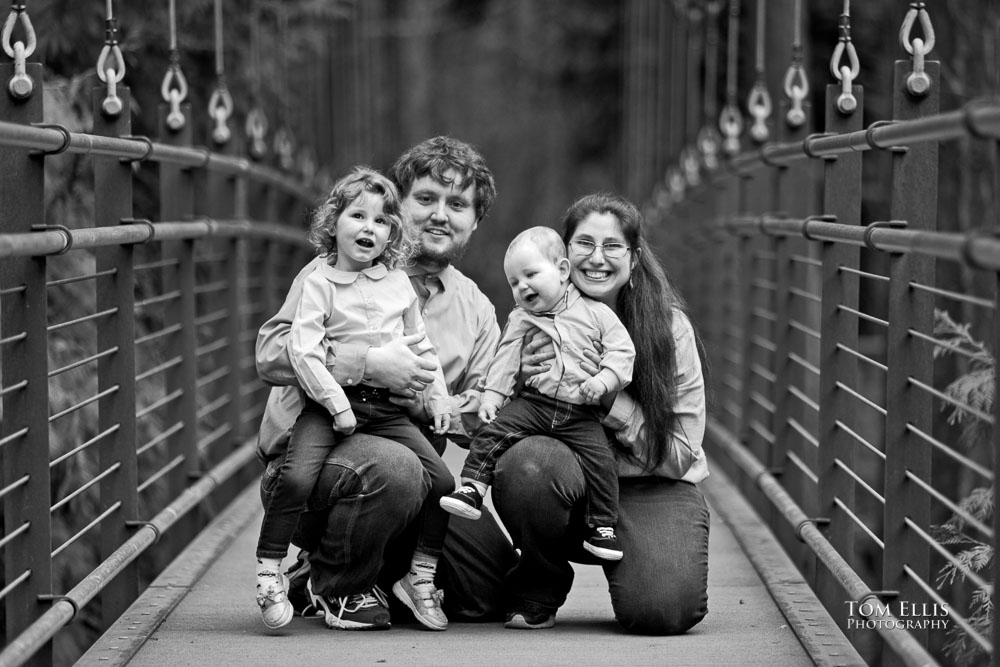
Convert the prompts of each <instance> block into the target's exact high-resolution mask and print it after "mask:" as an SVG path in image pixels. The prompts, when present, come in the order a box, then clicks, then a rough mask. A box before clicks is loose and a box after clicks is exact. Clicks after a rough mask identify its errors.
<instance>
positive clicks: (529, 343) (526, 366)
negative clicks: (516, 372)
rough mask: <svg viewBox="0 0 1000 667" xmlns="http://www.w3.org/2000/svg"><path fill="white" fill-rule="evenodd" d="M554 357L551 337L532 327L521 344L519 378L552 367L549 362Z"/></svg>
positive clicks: (524, 377)
mask: <svg viewBox="0 0 1000 667" xmlns="http://www.w3.org/2000/svg"><path fill="white" fill-rule="evenodd" d="M555 358H556V348H555V346H554V345H553V344H552V339H551V338H550V337H549V335H548V334H547V333H545V332H544V331H542V330H541V329H539V328H537V327H532V328H531V329H529V330H528V333H526V334H525V335H524V345H522V346H521V379H523V380H527V379H528V378H530V377H532V376H534V375H538V374H539V373H544V372H545V371H547V370H549V369H550V368H552V364H551V363H549V362H551V361H552V360H553V359H555ZM595 372H596V371H595Z"/></svg>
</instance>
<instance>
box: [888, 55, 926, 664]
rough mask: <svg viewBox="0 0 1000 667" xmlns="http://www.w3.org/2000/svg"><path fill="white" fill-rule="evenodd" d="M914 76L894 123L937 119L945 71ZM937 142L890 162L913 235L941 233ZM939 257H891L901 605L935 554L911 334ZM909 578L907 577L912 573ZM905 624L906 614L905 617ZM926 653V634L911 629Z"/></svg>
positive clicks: (903, 63) (891, 402)
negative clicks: (916, 81)
mask: <svg viewBox="0 0 1000 667" xmlns="http://www.w3.org/2000/svg"><path fill="white" fill-rule="evenodd" d="M911 71H912V63H911V62H910V61H909V60H899V61H896V65H895V76H894V79H893V116H892V117H893V119H895V120H912V119H915V118H921V117H925V116H930V115H933V114H936V113H938V111H939V105H938V102H939V97H940V95H939V91H940V85H939V83H940V76H939V74H940V64H939V63H938V62H934V61H927V62H925V70H924V71H925V72H926V73H927V74H928V76H930V78H931V81H932V82H933V83H932V84H931V86H930V89H929V91H928V93H927V94H926V95H924V96H923V97H919V98H917V97H913V96H911V95H910V94H909V93H908V92H906V78H907V76H908V75H909V74H910V72H911ZM937 165H938V142H936V141H928V142H921V143H917V144H913V145H911V146H908V147H907V148H906V150H904V151H893V155H892V200H891V203H890V207H891V209H890V218H892V219H893V220H905V221H906V223H907V229H911V230H914V231H936V229H937V199H938V197H937V192H938V166H937ZM934 262H935V260H934V258H933V257H930V256H928V255H924V254H919V253H905V254H898V255H892V256H891V257H890V259H889V313H888V319H889V332H888V339H887V341H886V347H887V361H886V364H887V366H888V367H889V370H888V373H887V376H886V411H887V414H886V419H885V461H886V463H885V510H884V511H885V528H884V540H885V554H884V556H883V561H882V563H883V565H882V584H883V587H884V588H886V589H888V590H895V591H899V598H898V599H897V600H895V602H896V603H897V604H893V605H892V607H893V610H894V611H895V612H896V613H899V611H900V610H899V606H898V603H902V602H906V603H908V604H916V603H919V602H926V601H927V596H926V594H925V593H924V591H923V590H922V588H921V586H920V585H919V583H918V582H917V581H916V580H915V578H918V579H920V580H922V581H923V582H926V583H927V584H931V577H930V549H929V548H928V544H927V542H926V541H925V540H924V539H923V538H922V537H921V536H920V535H919V534H918V533H917V532H916V531H915V530H914V529H913V528H911V527H910V526H909V525H908V522H912V523H913V524H915V525H916V526H917V527H919V529H920V530H923V531H925V532H927V531H929V528H930V526H929V525H928V523H929V519H930V516H931V502H930V496H929V495H928V494H927V492H926V491H924V490H923V489H921V488H920V487H919V486H918V485H917V484H916V483H915V482H914V481H912V479H911V476H912V477H913V478H917V479H920V480H923V481H924V482H926V483H928V484H929V483H930V482H931V450H930V446H929V445H928V444H927V443H926V442H922V441H921V440H920V439H919V438H917V437H915V436H914V435H913V434H912V433H910V428H911V427H912V428H914V429H917V430H919V431H920V432H922V433H925V434H927V435H932V433H933V426H934V399H933V397H932V396H931V395H930V394H929V393H927V392H926V391H924V390H922V389H920V388H918V387H916V386H915V385H914V384H913V382H912V381H913V380H916V381H919V382H922V383H923V384H925V385H927V386H931V385H933V383H934V360H933V356H932V352H933V348H932V346H930V345H928V344H927V343H926V342H924V341H920V340H918V339H916V338H914V337H913V336H912V335H910V333H909V331H910V330H911V329H913V330H915V331H921V332H925V333H929V332H931V331H933V329H934V295H933V294H931V293H929V292H927V291H924V290H918V289H913V287H912V285H914V284H919V285H934V274H935V266H934ZM908 571H909V572H908ZM900 617H901V618H905V617H906V614H902V615H901V616H900ZM910 634H912V635H913V636H914V637H915V638H916V639H917V640H918V641H919V642H920V643H921V644H922V645H924V646H925V647H926V646H927V641H928V631H927V629H925V628H914V629H912V630H910ZM885 664H887V665H891V664H899V660H898V659H896V658H895V656H888V655H887V656H885Z"/></svg>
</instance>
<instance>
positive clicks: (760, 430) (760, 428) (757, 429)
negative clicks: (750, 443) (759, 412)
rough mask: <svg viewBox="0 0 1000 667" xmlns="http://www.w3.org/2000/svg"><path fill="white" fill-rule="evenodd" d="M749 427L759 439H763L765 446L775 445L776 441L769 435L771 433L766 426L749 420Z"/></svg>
mask: <svg viewBox="0 0 1000 667" xmlns="http://www.w3.org/2000/svg"><path fill="white" fill-rule="evenodd" d="M749 427H750V430H751V431H753V432H754V433H756V434H757V435H759V436H760V437H761V438H763V439H764V442H766V443H767V444H769V445H773V444H774V443H775V441H776V439H775V437H774V434H773V433H771V431H769V430H768V429H767V427H766V426H764V425H763V424H761V423H760V422H759V421H757V420H756V419H751V420H750V423H749Z"/></svg>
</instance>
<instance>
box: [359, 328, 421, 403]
mask: <svg viewBox="0 0 1000 667" xmlns="http://www.w3.org/2000/svg"><path fill="white" fill-rule="evenodd" d="M423 338H424V336H423V335H422V334H410V335H409V336H403V337H402V338H399V339H397V340H394V341H392V342H391V343H388V344H387V345H383V346H382V347H373V348H370V349H369V350H368V356H367V357H366V358H365V377H366V378H367V379H371V380H372V381H373V382H374V384H377V385H381V386H384V387H388V388H389V390H390V391H391V392H393V393H395V394H401V395H403V396H412V395H413V393H414V392H415V393H419V392H421V391H423V390H424V387H425V386H427V385H428V384H430V383H431V382H433V381H434V375H433V373H431V371H433V370H434V369H436V368H437V366H436V365H435V364H434V362H433V361H428V360H427V359H423V358H421V357H419V356H417V355H415V354H414V353H413V351H412V350H411V349H410V347H409V346H410V345H413V344H415V343H419V342H420V341H421V340H423Z"/></svg>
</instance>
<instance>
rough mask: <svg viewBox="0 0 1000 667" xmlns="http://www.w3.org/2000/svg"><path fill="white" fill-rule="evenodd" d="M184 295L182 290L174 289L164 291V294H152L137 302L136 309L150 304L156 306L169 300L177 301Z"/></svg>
mask: <svg viewBox="0 0 1000 667" xmlns="http://www.w3.org/2000/svg"><path fill="white" fill-rule="evenodd" d="M183 295H184V293H183V292H181V291H180V290H174V291H173V292H164V293H163V294H158V295H157V296H151V297H149V298H148V299H143V300H141V301H136V302H135V308H136V310H139V309H141V308H147V307H149V306H155V305H156V304H159V303H164V302H167V301H176V300H177V299H180V298H181V297H182V296H183Z"/></svg>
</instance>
